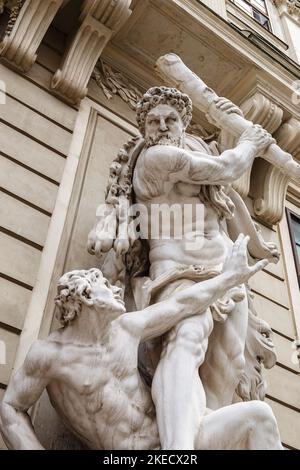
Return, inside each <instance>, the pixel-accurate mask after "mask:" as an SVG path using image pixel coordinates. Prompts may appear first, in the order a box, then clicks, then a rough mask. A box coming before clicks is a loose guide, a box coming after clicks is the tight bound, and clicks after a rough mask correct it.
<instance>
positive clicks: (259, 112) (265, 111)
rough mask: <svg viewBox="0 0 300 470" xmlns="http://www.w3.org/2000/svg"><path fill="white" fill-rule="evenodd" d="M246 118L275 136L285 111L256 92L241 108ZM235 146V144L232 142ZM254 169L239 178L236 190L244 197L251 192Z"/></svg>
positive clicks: (235, 186) (235, 185)
mask: <svg viewBox="0 0 300 470" xmlns="http://www.w3.org/2000/svg"><path fill="white" fill-rule="evenodd" d="M240 108H241V109H242V111H243V113H244V116H245V118H246V119H248V120H249V121H252V122H254V123H255V124H260V125H261V126H262V127H264V129H266V130H267V131H268V132H270V133H271V134H273V133H274V132H275V131H276V130H277V129H278V127H279V126H280V124H281V122H282V117H283V110H282V109H281V108H279V106H277V105H276V104H275V103H274V102H272V101H271V100H270V99H269V98H267V97H266V96H264V95H263V94H262V93H261V92H256V93H255V94H254V95H253V96H251V97H250V98H248V99H246V100H245V101H244V102H243V103H242V104H241V106H240ZM232 144H233V145H231V146H232V147H233V146H234V142H232ZM251 171H252V168H249V170H247V172H246V173H245V174H244V175H243V176H242V177H241V178H239V179H238V180H237V181H236V182H235V184H234V188H235V189H236V191H238V193H239V194H240V195H241V196H242V197H243V198H245V197H247V196H248V193H249V190H250V177H251Z"/></svg>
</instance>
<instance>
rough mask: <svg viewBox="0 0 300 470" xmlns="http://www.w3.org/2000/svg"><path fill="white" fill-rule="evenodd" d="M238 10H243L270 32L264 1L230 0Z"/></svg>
mask: <svg viewBox="0 0 300 470" xmlns="http://www.w3.org/2000/svg"><path fill="white" fill-rule="evenodd" d="M232 1H233V3H235V4H236V5H237V6H238V7H239V8H241V9H242V10H244V12H246V13H247V14H248V15H249V16H251V17H252V18H253V19H254V20H256V21H257V22H258V23H260V24H261V26H263V28H265V29H267V30H268V31H271V23H270V20H269V18H268V10H267V6H266V2H265V0H232Z"/></svg>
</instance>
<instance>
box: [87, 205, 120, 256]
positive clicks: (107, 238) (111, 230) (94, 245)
mask: <svg viewBox="0 0 300 470" xmlns="http://www.w3.org/2000/svg"><path fill="white" fill-rule="evenodd" d="M100 210H101V211H100ZM97 212H99V213H98V217H97V220H96V223H95V226H94V228H93V229H92V230H91V231H90V233H89V235H88V242H87V250H88V252H89V253H90V254H91V255H96V256H100V255H101V253H107V252H108V251H109V250H110V249H111V248H112V247H113V244H114V240H115V239H116V216H115V212H114V210H113V209H112V208H110V206H109V205H105V204H102V205H101V206H99V208H98V209H97Z"/></svg>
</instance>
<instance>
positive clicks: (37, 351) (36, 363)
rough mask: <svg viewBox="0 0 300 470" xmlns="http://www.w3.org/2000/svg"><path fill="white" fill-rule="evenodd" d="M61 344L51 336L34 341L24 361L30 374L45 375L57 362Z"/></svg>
mask: <svg viewBox="0 0 300 470" xmlns="http://www.w3.org/2000/svg"><path fill="white" fill-rule="evenodd" d="M60 349H61V344H60V343H59V342H58V341H53V339H52V338H51V336H49V337H48V338H46V339H38V340H36V341H34V342H33V344H32V345H31V348H30V350H29V352H28V354H27V356H26V360H25V363H24V366H25V369H26V372H27V373H28V374H30V375H33V376H34V375H44V374H45V373H46V372H47V371H49V370H50V369H51V368H52V366H53V365H54V364H55V363H56V362H57V360H58V355H59V352H60Z"/></svg>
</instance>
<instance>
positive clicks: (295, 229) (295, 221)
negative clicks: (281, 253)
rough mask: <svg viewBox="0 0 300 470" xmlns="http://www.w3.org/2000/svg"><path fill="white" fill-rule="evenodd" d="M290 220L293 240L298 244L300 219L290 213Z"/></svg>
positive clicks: (299, 240)
mask: <svg viewBox="0 0 300 470" xmlns="http://www.w3.org/2000/svg"><path fill="white" fill-rule="evenodd" d="M291 220H292V229H293V233H294V239H295V242H296V243H297V244H299V245H300V220H299V219H297V218H296V217H295V216H294V215H292V217H291Z"/></svg>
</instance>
